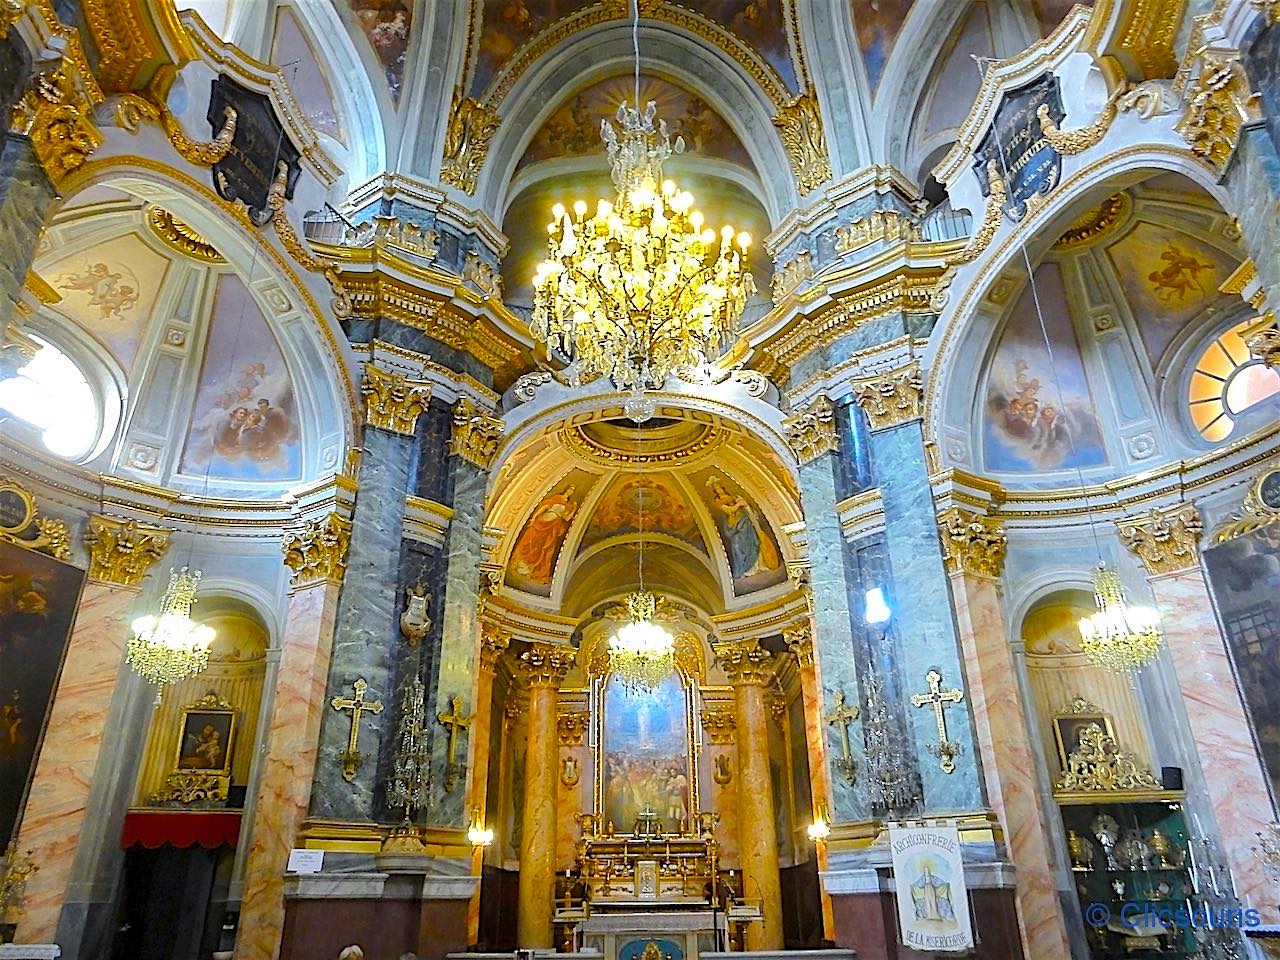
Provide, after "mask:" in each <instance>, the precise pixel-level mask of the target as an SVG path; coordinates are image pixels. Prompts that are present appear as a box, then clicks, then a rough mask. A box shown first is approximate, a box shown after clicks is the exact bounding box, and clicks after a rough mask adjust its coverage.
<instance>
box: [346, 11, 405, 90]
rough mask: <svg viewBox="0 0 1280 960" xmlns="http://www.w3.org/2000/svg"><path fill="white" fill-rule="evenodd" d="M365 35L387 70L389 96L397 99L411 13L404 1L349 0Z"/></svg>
mask: <svg viewBox="0 0 1280 960" xmlns="http://www.w3.org/2000/svg"><path fill="white" fill-rule="evenodd" d="M350 3H351V10H352V12H353V13H355V15H356V20H357V21H359V23H360V27H361V29H363V30H364V32H365V36H367V37H368V38H369V42H370V43H371V44H373V49H374V52H375V53H377V55H378V60H379V61H380V62H381V63H382V66H383V68H384V69H385V70H386V73H387V84H388V86H390V87H391V96H392V97H394V98H396V99H399V97H400V81H401V80H402V79H403V77H404V55H405V51H406V50H408V48H409V28H410V26H411V25H412V18H413V12H412V10H411V9H410V7H409V5H408V4H406V3H405V2H404V0H350Z"/></svg>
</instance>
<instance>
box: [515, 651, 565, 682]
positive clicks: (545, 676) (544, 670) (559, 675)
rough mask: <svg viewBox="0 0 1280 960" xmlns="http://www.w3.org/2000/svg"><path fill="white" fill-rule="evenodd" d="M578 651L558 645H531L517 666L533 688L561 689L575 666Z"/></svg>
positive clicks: (519, 659) (522, 654)
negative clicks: (574, 661) (570, 670)
mask: <svg viewBox="0 0 1280 960" xmlns="http://www.w3.org/2000/svg"><path fill="white" fill-rule="evenodd" d="M576 655H577V651H576V650H574V649H573V647H568V646H563V645H561V644H556V643H531V644H529V647H528V649H526V650H525V651H524V652H523V653H521V654H520V656H519V658H518V660H517V664H518V666H519V669H520V672H521V673H522V674H524V677H525V679H526V680H527V681H528V682H529V686H531V687H559V686H560V684H562V683H564V678H565V677H566V676H567V675H568V673H569V669H570V668H571V667H572V666H573V660H574V657H575V656H576Z"/></svg>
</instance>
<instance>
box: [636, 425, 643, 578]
mask: <svg viewBox="0 0 1280 960" xmlns="http://www.w3.org/2000/svg"><path fill="white" fill-rule="evenodd" d="M643 443H644V441H643V438H642V437H641V436H640V428H639V426H637V427H636V464H637V466H638V465H639V463H640V456H641V450H642V449H643ZM637 513H638V514H639V517H640V561H639V580H640V590H641V592H643V591H644V483H643V481H642V482H641V484H640V505H639V508H638V510H637Z"/></svg>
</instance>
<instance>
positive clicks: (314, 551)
mask: <svg viewBox="0 0 1280 960" xmlns="http://www.w3.org/2000/svg"><path fill="white" fill-rule="evenodd" d="M350 543H351V521H350V520H348V519H346V518H345V517H343V516H341V515H339V514H337V513H331V514H329V515H328V516H327V517H325V518H324V519H323V520H309V521H307V522H306V523H305V524H303V525H302V527H301V528H298V529H294V530H290V531H287V532H286V533H285V535H284V541H283V542H282V543H281V550H282V551H283V553H284V562H285V564H286V565H287V566H288V567H289V568H290V569H291V570H292V571H293V579H292V583H293V584H294V585H295V586H301V585H303V584H308V583H317V582H319V581H321V580H328V581H331V582H335V583H336V582H338V581H340V580H341V579H342V577H343V575H344V574H345V573H346V570H347V547H348V545H349V544H350Z"/></svg>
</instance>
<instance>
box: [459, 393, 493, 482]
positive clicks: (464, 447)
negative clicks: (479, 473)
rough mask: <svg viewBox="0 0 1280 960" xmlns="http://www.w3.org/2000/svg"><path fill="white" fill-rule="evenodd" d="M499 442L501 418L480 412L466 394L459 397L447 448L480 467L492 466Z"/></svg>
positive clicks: (485, 468)
mask: <svg viewBox="0 0 1280 960" xmlns="http://www.w3.org/2000/svg"><path fill="white" fill-rule="evenodd" d="M501 443H502V420H501V419H500V418H498V417H491V416H489V415H487V414H484V413H481V412H480V411H479V410H478V409H477V408H476V405H475V403H474V402H473V401H472V400H471V399H470V398H469V397H459V398H458V402H457V403H455V404H454V405H453V434H452V436H451V437H450V438H449V452H450V453H452V454H455V455H456V456H459V457H462V459H464V460H466V461H468V462H469V463H473V464H475V465H476V466H477V467H479V468H480V469H481V470H488V469H489V468H490V467H491V466H493V458H494V456H495V455H496V454H497V452H498V447H499V446H500V445H501Z"/></svg>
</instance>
